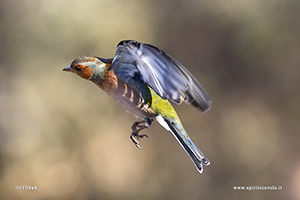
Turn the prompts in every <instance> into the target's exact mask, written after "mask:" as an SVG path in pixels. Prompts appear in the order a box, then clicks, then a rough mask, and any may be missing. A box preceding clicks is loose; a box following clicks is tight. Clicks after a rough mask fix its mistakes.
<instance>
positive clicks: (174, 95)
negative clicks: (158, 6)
mask: <svg viewBox="0 0 300 200" xmlns="http://www.w3.org/2000/svg"><path fill="white" fill-rule="evenodd" d="M120 63H122V64H127V65H130V66H135V67H136V68H137V69H138V71H139V73H140V74H141V78H142V79H143V81H144V82H145V83H147V84H148V85H149V86H150V87H151V88H152V89H153V90H154V91H155V92H156V93H157V94H158V95H159V96H161V97H162V98H163V99H168V100H170V101H172V102H174V103H178V104H180V103H181V102H182V100H184V101H185V102H186V103H188V104H192V105H194V106H196V107H197V108H199V109H200V110H202V111H206V110H208V109H209V108H210V106H211V102H212V101H211V99H210V98H209V97H208V95H207V94H206V92H205V90H204V88H203V87H202V85H201V84H200V83H199V82H198V81H197V79H196V78H195V77H194V76H193V75H192V74H191V73H190V72H189V71H188V70H187V69H186V68H185V67H184V66H183V65H181V64H180V63H179V62H178V61H177V60H175V59H174V58H172V57H171V56H169V55H168V54H166V53H165V52H163V51H162V50H160V49H158V48H157V47H155V46H153V45H149V44H143V43H139V42H136V41H131V40H126V41H121V42H120V43H119V44H118V47H117V52H116V56H115V57H114V59H113V61H112V67H114V68H117V66H118V65H119V64H120ZM119 66H120V65H119Z"/></svg>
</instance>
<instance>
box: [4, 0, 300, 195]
mask: <svg viewBox="0 0 300 200" xmlns="http://www.w3.org/2000/svg"><path fill="white" fill-rule="evenodd" d="M299 19H300V1H297V0H289V1H280V0H262V1H258V0H254V1H246V0H241V1H232V0H229V1H222V0H211V1H208V0H204V1H200V0H191V1H185V0H175V1H158V0H153V1H138V0H129V1H122V0H112V1H104V0H102V1H96V0H87V1H70V0H66V1H59V0H52V1H45V0H26V1H25V0H19V1H9V0H2V1H1V2H0V199H58V200H59V199H83V200H84V199H87V200H91V199H197V200H198V199H244V200H246V199H256V200H258V199H264V200H267V199H270V200H271V199H295V200H296V199H300V192H299V191H300V159H299V152H300V145H299V141H300V135H299V132H300V126H299V119H300V107H299V102H300V92H299V84H300V76H299V75H300V67H299V66H300V56H299V52H300V23H299ZM123 39H135V40H138V41H140V42H145V43H151V44H154V45H156V46H158V47H160V48H162V49H163V50H165V51H166V52H168V53H169V54H170V55H172V56H173V57H175V58H176V59H178V60H179V61H180V62H181V63H182V64H184V65H185V66H186V67H187V68H188V69H189V70H190V71H191V72H192V73H193V74H194V75H195V76H196V77H197V78H198V79H199V80H200V81H201V83H202V84H203V85H204V86H205V88H206V90H207V91H208V93H209V94H210V96H211V98H212V99H213V101H214V102H213V107H212V109H211V110H210V111H209V112H207V113H205V114H202V113H199V112H198V111H197V110H196V109H194V108H192V107H191V106H188V105H182V106H176V109H177V111H178V113H179V116H180V117H181V120H182V122H183V124H184V125H185V128H186V129H187V131H188V132H189V134H190V136H191V137H192V138H193V140H194V142H195V143H196V144H197V145H198V147H199V148H200V149H201V150H202V151H203V152H204V153H205V155H206V156H207V157H208V158H209V159H210V161H211V165H210V166H209V167H205V169H204V173H203V174H199V173H198V172H197V170H196V169H195V168H194V166H193V164H192V162H191V161H190V160H189V158H188V156H186V154H185V152H184V151H183V150H182V149H181V147H180V146H179V145H178V144H177V142H176V140H175V139H174V138H172V136H171V134H169V133H168V132H166V131H165V130H164V129H163V128H162V127H160V126H159V125H158V124H157V123H154V124H153V125H152V126H151V128H149V130H147V131H145V133H147V134H148V135H149V136H150V138H149V139H143V140H142V141H141V145H142V147H143V150H142V151H139V150H137V149H136V147H135V146H134V145H133V144H132V143H131V141H130V140H129V134H130V127H131V124H132V123H133V122H134V120H135V118H134V117H133V116H131V115H130V114H127V113H126V112H125V111H124V110H123V109H122V108H121V107H119V105H117V104H116V103H115V102H113V101H112V100H111V99H110V98H109V97H108V96H107V95H106V94H104V92H102V91H101V90H100V89H98V88H97V87H96V86H94V85H93V84H92V83H89V82H88V81H84V80H82V79H80V78H78V77H76V76H74V75H71V74H67V73H64V72H62V71H61V70H62V68H64V67H65V66H67V65H69V64H70V62H71V61H73V59H75V58H76V57H77V56H79V55H89V54H92V55H97V56H100V57H105V58H109V57H112V56H113V55H114V53H115V48H116V44H117V43H118V42H119V41H120V40H123ZM23 185H25V186H36V187H37V190H35V191H24V190H21V191H18V190H15V186H23ZM256 185H258V186H264V185H265V186H272V185H275V186H279V185H280V186H283V190H281V191H238V190H234V189H233V186H256Z"/></svg>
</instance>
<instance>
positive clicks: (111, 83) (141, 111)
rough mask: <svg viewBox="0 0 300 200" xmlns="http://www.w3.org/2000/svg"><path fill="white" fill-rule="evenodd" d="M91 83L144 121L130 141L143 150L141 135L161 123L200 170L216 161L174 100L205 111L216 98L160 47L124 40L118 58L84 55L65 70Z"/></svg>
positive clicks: (119, 48) (137, 126) (117, 53)
mask: <svg viewBox="0 0 300 200" xmlns="http://www.w3.org/2000/svg"><path fill="white" fill-rule="evenodd" d="M63 71H69V72H73V73H75V74H77V75H78V76H80V77H82V78H84V79H87V80H90V81H92V82H93V83H95V84H96V85H97V86H99V87H100V88H101V89H102V90H104V91H105V92H106V93H107V94H108V95H109V96H110V97H111V98H112V99H114V100H115V101H116V102H118V103H119V104H120V105H121V106H122V107H124V108H125V109H126V110H127V111H128V112H130V113H132V114H133V115H135V116H137V117H138V118H139V119H141V121H136V122H134V123H133V125H132V127H131V128H132V133H131V135H130V138H131V140H132V142H133V143H134V144H135V145H136V147H137V148H139V149H141V147H140V143H139V141H138V140H139V139H141V138H143V137H148V136H147V135H145V134H140V131H141V130H143V129H145V128H148V127H149V126H150V125H151V123H152V122H153V121H154V120H156V121H157V122H158V123H159V124H160V125H162V126H163V127H164V128H165V129H166V130H167V131H170V132H171V133H172V134H173V136H174V137H175V138H176V139H177V141H178V142H179V143H180V145H181V146H182V148H183V149H184V150H185V151H186V153H187V154H188V155H189V156H190V158H191V160H192V161H193V163H194V164H195V166H196V168H197V170H198V171H199V172H200V173H202V172H203V165H209V164H210V161H209V160H208V159H207V158H206V157H205V156H204V155H203V153H202V152H201V151H200V150H199V149H198V148H197V146H196V145H195V144H194V142H193V141H192V140H191V138H190V137H189V135H188V134H187V132H186V131H185V129H184V128H183V125H182V123H181V121H180V119H179V117H178V115H177V113H176V111H175V109H174V108H173V107H172V105H171V103H170V102H173V103H176V104H181V103H182V102H185V103H187V104H192V105H193V106H195V107H196V108H198V109H199V110H201V111H203V112H205V111H207V110H208V109H209V108H210V107H211V102H212V101H211V99H210V98H209V97H208V95H207V94H206V92H205V90H204V89H203V87H202V85H201V84H200V83H199V82H198V81H197V79H196V78H195V77H194V76H193V75H192V74H191V73H190V72H189V71H188V70H187V69H186V68H185V67H184V66H183V65H182V64H180V63H179V62H178V61H177V60H175V59H174V58H172V57H171V56H169V55H168V54H166V53H165V52H164V51H162V50H160V49H159V48H157V47H155V46H153V45H150V44H144V43H139V42H137V41H133V40H124V41H121V42H120V43H119V44H118V45H117V52H116V55H115V57H114V58H110V59H104V58H99V57H96V56H80V57H78V58H76V59H75V60H74V61H73V62H72V63H71V65H69V66H68V67H66V68H64V69H63Z"/></svg>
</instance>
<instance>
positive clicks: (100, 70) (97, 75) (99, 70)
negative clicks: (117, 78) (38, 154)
mask: <svg viewBox="0 0 300 200" xmlns="http://www.w3.org/2000/svg"><path fill="white" fill-rule="evenodd" d="M109 67H110V64H105V63H102V64H101V65H95V66H93V70H94V74H93V76H92V77H91V78H90V80H91V81H92V82H94V83H95V84H97V85H100V84H101V83H102V81H103V80H104V74H105V72H107V70H108V68H109Z"/></svg>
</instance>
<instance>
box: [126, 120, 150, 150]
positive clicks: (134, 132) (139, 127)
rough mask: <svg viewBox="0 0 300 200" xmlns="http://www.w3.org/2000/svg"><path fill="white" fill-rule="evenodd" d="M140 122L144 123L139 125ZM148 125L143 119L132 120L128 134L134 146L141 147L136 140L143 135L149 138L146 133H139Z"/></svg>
mask: <svg viewBox="0 0 300 200" xmlns="http://www.w3.org/2000/svg"><path fill="white" fill-rule="evenodd" d="M142 123H144V124H143V125H140V124H142ZM148 126H149V124H147V123H146V121H144V120H143V121H137V122H134V123H133V125H132V127H131V129H132V133H131V135H130V139H131V140H132V142H133V144H135V146H136V147H137V148H138V149H142V148H141V146H140V143H139V141H138V140H140V139H141V138H143V137H147V138H149V137H148V135H146V134H142V135H140V134H139V132H140V131H141V130H143V129H145V128H148Z"/></svg>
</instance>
